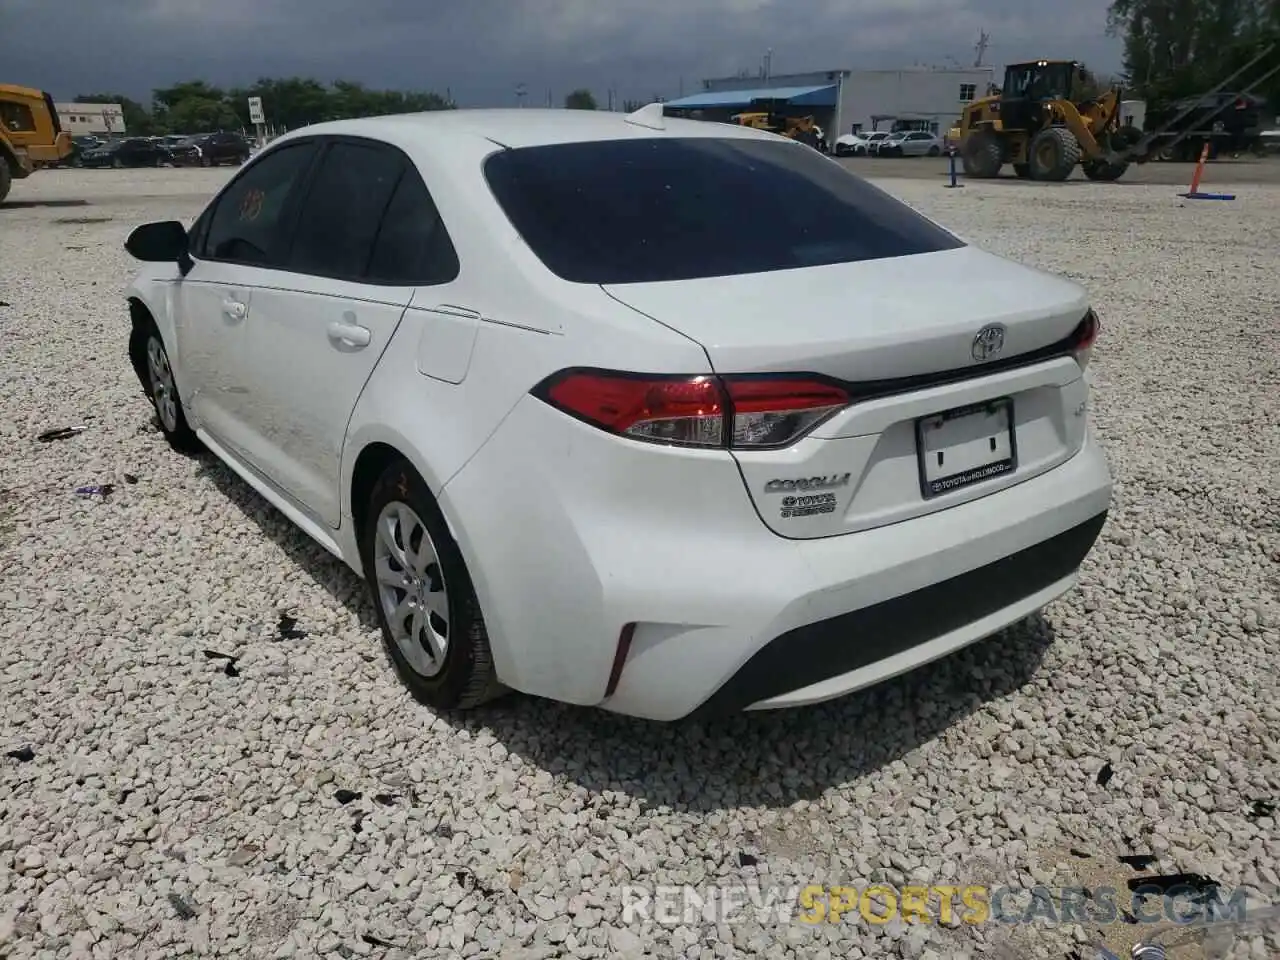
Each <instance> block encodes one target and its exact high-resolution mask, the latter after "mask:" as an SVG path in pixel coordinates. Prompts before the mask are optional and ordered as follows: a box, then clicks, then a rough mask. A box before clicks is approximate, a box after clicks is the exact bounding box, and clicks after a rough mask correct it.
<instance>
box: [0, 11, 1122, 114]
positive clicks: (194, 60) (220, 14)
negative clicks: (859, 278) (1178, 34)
mask: <svg viewBox="0 0 1280 960" xmlns="http://www.w3.org/2000/svg"><path fill="white" fill-rule="evenodd" d="M1107 3H1108V0H1073V2H1072V3H1069V4H1067V3H1062V2H1061V0H0V63H3V64H4V71H3V72H4V76H3V77H0V80H3V81H4V82H10V83H23V84H27V85H30V86H37V87H41V88H43V89H46V90H48V91H50V92H51V93H53V94H54V96H55V97H57V98H60V99H61V98H69V97H72V96H75V95H76V94H82V93H96V92H119V93H124V94H127V95H130V96H133V97H135V98H138V99H143V100H145V99H148V97H149V92H150V90H151V89H152V88H154V87H159V86H164V85H166V84H169V83H172V82H175V81H178V80H186V79H192V78H196V77H200V78H204V79H207V80H210V81H212V82H215V83H219V84H225V85H232V84H246V83H249V82H252V81H253V80H254V79H256V78H257V77H259V76H287V75H294V74H303V75H309V76H314V77H316V78H318V79H323V80H331V79H338V78H341V79H351V80H359V81H362V82H364V83H366V84H369V85H371V86H377V87H395V88H401V89H420V90H436V91H439V92H444V91H445V90H446V89H449V90H451V91H452V93H453V95H454V97H455V98H456V99H457V100H458V101H459V103H460V104H461V105H463V106H504V105H511V104H514V103H515V87H516V85H517V84H519V83H524V84H525V85H526V88H527V90H528V91H529V94H528V101H527V102H528V103H529V104H530V105H532V104H534V103H537V102H542V103H545V101H546V97H547V91H548V90H551V91H553V96H554V97H555V100H556V102H557V103H559V101H560V100H561V99H562V98H563V96H564V94H565V93H567V92H568V91H569V90H571V89H573V88H574V87H578V86H585V87H589V88H591V89H592V90H593V91H595V93H596V96H597V98H598V99H599V100H601V101H602V103H603V102H604V101H605V100H606V99H607V96H608V91H609V90H610V89H614V90H616V91H617V96H618V97H619V98H634V99H645V98H649V97H651V96H653V95H655V94H656V95H660V96H667V97H673V96H676V95H678V93H679V92H680V89H681V86H682V84H683V89H684V91H685V92H686V93H692V92H694V91H695V90H697V89H698V88H699V80H700V79H701V78H703V77H714V76H724V75H729V74H735V73H737V72H738V71H739V70H741V69H751V70H755V69H756V68H758V67H759V66H760V64H761V61H762V59H763V57H764V55H765V51H766V50H767V49H769V48H772V50H773V72H774V73H775V74H778V73H786V72H800V71H804V70H809V69H832V68H836V67H850V68H858V67H868V68H892V67H900V66H912V65H914V64H917V63H919V64H924V65H929V64H936V65H946V64H950V63H953V62H955V61H959V62H961V63H965V64H969V63H972V60H973V56H974V50H973V45H974V43H975V41H976V40H977V38H978V33H979V31H980V30H982V29H985V30H986V31H987V32H988V33H989V34H990V36H991V44H990V47H989V48H988V51H987V59H986V62H987V63H990V64H995V65H997V66H1002V65H1003V64H1004V63H1005V62H1006V61H1010V60H1025V59H1030V58H1033V57H1041V56H1043V57H1053V58H1063V59H1070V58H1075V59H1080V60H1084V61H1085V62H1087V63H1089V65H1090V66H1092V67H1094V68H1095V69H1096V70H1099V71H1104V72H1109V71H1112V70H1116V69H1118V68H1119V63H1120V51H1119V44H1118V42H1117V41H1116V40H1114V39H1111V38H1109V37H1107V36H1106V32H1105V30H1106V9H1107ZM1067 11H1070V15H1069V16H1065V15H1064V14H1066V13H1067Z"/></svg>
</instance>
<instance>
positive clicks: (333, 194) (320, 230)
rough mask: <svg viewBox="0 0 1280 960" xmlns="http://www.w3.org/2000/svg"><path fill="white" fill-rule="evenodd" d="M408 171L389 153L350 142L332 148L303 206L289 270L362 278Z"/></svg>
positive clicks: (392, 152) (394, 154)
mask: <svg viewBox="0 0 1280 960" xmlns="http://www.w3.org/2000/svg"><path fill="white" fill-rule="evenodd" d="M405 167H406V163H405V161H404V160H403V159H402V157H401V155H400V154H399V153H397V152H396V151H394V150H392V149H390V148H388V147H381V146H378V145H376V144H369V145H367V146H366V145H364V144H356V143H348V142H345V141H339V142H337V143H334V144H333V145H332V146H330V147H329V148H328V150H327V151H325V154H324V157H323V159H321V161H320V168H319V170H317V171H316V176H315V178H314V180H313V181H312V184H311V187H310V189H309V190H308V191H307V196H306V199H305V200H304V201H303V203H302V208H301V212H300V214H299V216H298V229H297V232H296V235H295V239H294V242H293V251H292V253H291V254H290V256H289V269H290V270H291V271H293V272H295V273H310V274H315V275H318V276H326V277H346V278H350V279H359V278H362V277H363V276H364V273H365V268H366V267H367V265H368V263H369V259H370V256H371V255H372V253H373V244H374V241H375V240H376V239H377V235H378V225H379V223H381V221H382V214H383V211H385V210H386V209H387V203H388V201H390V199H391V195H392V193H393V192H395V189H396V185H397V184H398V183H399V182H400V175H401V174H402V173H403V172H404V170H405Z"/></svg>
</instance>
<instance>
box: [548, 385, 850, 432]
mask: <svg viewBox="0 0 1280 960" xmlns="http://www.w3.org/2000/svg"><path fill="white" fill-rule="evenodd" d="M534 395H535V396H537V397H539V398H541V399H542V400H545V401H546V402H547V403H550V404H551V405H552V406H554V407H557V408H558V409H560V410H562V411H564V412H565V413H567V414H569V415H570V416H573V417H576V418H577V419H579V420H582V421H584V422H586V423H590V424H592V425H593V426H596V427H599V428H600V429H602V430H607V431H609V432H610V433H615V434H618V435H619V436H624V437H630V438H631V439H633V440H645V441H648V442H650V443H665V444H676V445H679V446H686V447H704V448H721V449H727V448H732V449H754V450H760V449H768V448H771V447H782V446H786V445H788V444H790V443H793V442H795V441H796V440H798V439H800V437H802V436H804V435H805V434H806V433H808V432H809V431H810V430H812V429H813V428H814V427H816V426H817V425H818V424H819V423H821V422H822V421H823V420H825V419H827V417H829V416H831V414H833V413H835V412H836V411H837V410H840V409H842V408H843V407H845V406H848V404H849V395H848V393H846V392H845V391H844V390H843V389H842V388H840V387H838V386H835V385H834V384H829V383H825V382H823V381H821V380H817V379H814V378H808V377H717V376H710V375H704V376H658V375H645V374H632V373H619V372H616V371H610V370H568V371H564V372H563V373H559V374H556V375H555V376H553V377H551V378H550V379H549V380H547V381H545V382H544V383H542V384H540V385H539V386H538V387H537V388H536V389H535V390H534Z"/></svg>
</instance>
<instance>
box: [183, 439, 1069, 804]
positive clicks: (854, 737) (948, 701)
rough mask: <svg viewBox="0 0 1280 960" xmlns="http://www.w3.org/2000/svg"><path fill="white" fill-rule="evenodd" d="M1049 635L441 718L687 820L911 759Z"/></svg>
mask: <svg viewBox="0 0 1280 960" xmlns="http://www.w3.org/2000/svg"><path fill="white" fill-rule="evenodd" d="M199 472H200V474H201V475H202V476H203V477H205V478H207V479H209V480H210V481H212V482H213V484H214V485H215V486H216V487H217V488H218V490H219V491H220V492H222V493H223V494H224V495H225V496H226V497H227V498H228V499H229V500H230V501H231V502H232V503H234V504H235V505H236V506H237V507H238V508H239V509H240V510H241V511H242V512H243V513H244V514H245V516H247V517H248V518H249V519H251V520H252V521H253V522H254V523H255V524H256V525H257V526H258V528H259V529H260V530H261V531H262V532H263V534H264V535H266V536H267V537H269V538H271V540H272V541H274V542H275V543H276V544H277V545H279V547H280V548H281V549H282V550H283V551H284V553H285V554H286V556H288V558H289V560H290V561H291V562H293V563H296V564H297V565H298V566H299V567H300V568H301V569H302V570H304V571H306V572H307V574H308V575H309V576H310V577H311V578H312V579H313V580H314V581H315V582H316V583H317V584H319V585H321V586H322V587H323V588H324V589H325V590H327V591H328V592H329V594H330V595H331V596H333V597H334V598H335V599H337V600H338V601H339V602H341V603H342V604H343V605H344V606H346V607H347V608H348V609H349V610H351V611H352V612H353V613H354V614H356V615H357V616H358V617H359V619H360V622H361V624H362V625H364V626H365V627H367V628H369V629H370V630H377V629H378V628H377V621H376V619H375V618H374V612H373V607H372V605H371V603H370V601H369V599H368V594H367V588H366V586H365V583H364V581H363V580H361V579H360V578H359V577H358V576H356V574H355V573H354V572H352V571H351V570H350V568H348V567H347V566H346V565H345V564H344V563H342V562H341V561H339V560H337V559H336V558H334V557H333V556H331V555H330V554H329V553H328V552H327V551H325V550H324V549H323V548H321V547H320V546H318V545H316V544H314V543H313V542H312V541H311V540H310V538H309V537H307V536H306V534H304V533H302V532H301V531H300V530H298V529H297V528H296V527H294V526H293V524H292V523H291V522H290V521H289V520H288V519H286V518H285V516H284V515H283V514H281V513H280V512H279V511H277V510H276V509H275V508H274V507H272V506H271V505H270V504H268V503H267V502H266V500H264V499H263V498H262V497H261V496H259V495H258V493H257V492H256V491H255V490H253V488H251V487H250V486H249V485H248V484H247V483H245V482H244V481H243V480H241V479H240V477H239V476H238V475H236V474H235V473H234V472H233V471H232V470H230V469H229V468H228V467H226V466H224V465H223V464H222V463H221V462H219V461H217V460H216V459H215V458H213V457H212V456H203V457H201V458H200V467H199ZM304 626H305V624H304ZM855 640H856V638H854V637H851V638H850V641H851V642H853V641H855ZM1053 640H1054V631H1053V626H1052V624H1051V623H1050V622H1049V621H1048V620H1047V619H1045V618H1044V616H1043V615H1041V614H1036V615H1034V616H1032V617H1030V618H1028V619H1027V620H1025V621H1023V622H1021V623H1019V624H1017V625H1015V626H1013V627H1011V628H1009V629H1007V630H1005V631H1003V632H1002V633H1000V634H997V635H996V636H994V637H991V638H989V639H987V640H985V641H982V642H981V643H977V644H974V645H973V646H971V647H968V648H966V649H964V650H961V651H959V652H957V653H955V654H952V655H951V656H949V657H945V658H943V659H941V660H938V661H935V662H933V663H930V664H927V665H925V666H923V667H921V668H919V669H917V670H914V671H912V672H910V673H907V674H904V675H903V676H900V677H896V678H893V679H891V680H888V681H886V682H884V683H881V684H879V685H877V686H875V687H873V688H871V689H869V690H864V691H860V692H857V693H853V694H850V695H848V696H845V697H842V698H840V699H837V700H832V701H828V702H827V703H823V704H817V705H815V706H811V707H801V708H796V709H790V710H778V711H760V712H748V713H742V714H736V715H732V716H727V717H720V718H712V719H699V720H681V721H676V722H674V723H665V724H664V723H656V722H652V721H646V720H639V719H635V718H631V717H623V716H618V715H616V714H612V713H609V712H608V711H605V710H601V709H598V708H595V707H577V706H570V705H567V704H560V703H555V702H552V701H549V700H544V699H541V698H537V697H530V696H525V695H521V694H513V695H510V696H507V697H504V698H502V699H500V700H497V701H494V702H492V703H490V704H486V705H485V706H483V707H480V708H478V709H476V710H474V711H471V712H467V713H455V714H448V715H445V716H444V719H445V720H447V721H448V722H449V723H450V724H451V725H452V726H453V727H454V728H455V729H458V730H466V731H468V732H470V733H471V734H472V735H476V734H480V733H486V732H487V733H489V734H490V735H492V736H493V737H495V738H496V739H497V740H498V742H500V743H501V744H502V745H503V746H504V747H506V749H507V750H508V751H510V752H511V753H512V754H514V755H516V756H518V757H520V758H521V759H522V760H524V761H525V762H527V763H530V764H532V765H534V766H536V767H538V768H539V769H541V770H544V771H546V772H547V773H550V774H551V775H552V776H554V777H556V778H557V779H560V780H562V781H564V782H568V783H572V784H576V785H578V786H581V787H583V788H585V789H587V790H589V791H591V792H592V793H594V794H603V793H607V792H614V793H617V794H620V795H623V796H628V797H636V798H639V799H642V800H643V801H644V802H645V804H647V805H648V806H650V807H666V808H670V809H673V810H679V811H684V812H690V813H699V814H700V813H709V812H713V811H716V810H724V809H731V808H737V807H744V806H748V807H750V806H755V807H762V808H768V809H783V808H786V807H789V806H791V805H792V804H794V803H796V802H797V801H799V800H815V799H817V798H818V797H820V796H821V794H822V792H823V791H824V790H826V789H828V788H830V787H833V786H840V785H843V784H848V783H849V782H851V781H855V780H857V779H859V778H860V777H862V776H864V775H865V774H867V773H870V772H872V771H875V770H877V769H880V768H882V767H885V766H887V765H889V764H891V763H893V762H895V761H897V760H903V759H906V760H907V762H908V763H909V764H912V765H914V763H913V761H912V760H911V759H910V755H911V754H912V751H914V750H916V749H917V748H919V747H921V746H923V745H924V744H926V743H929V742H930V741H932V740H935V739H937V738H938V737H939V736H942V735H943V734H944V733H945V732H946V731H947V729H948V728H950V727H952V726H954V725H955V724H956V723H958V722H960V721H962V720H963V719H965V718H966V717H968V716H970V715H971V714H973V713H975V712H977V711H979V710H980V709H982V707H983V706H984V705H985V704H987V703H990V702H992V701H995V700H999V699H1001V698H1003V697H1005V696H1008V695H1009V694H1011V693H1013V692H1014V691H1016V690H1018V689H1019V688H1021V687H1022V686H1024V685H1025V684H1027V683H1028V682H1029V681H1030V680H1031V679H1032V678H1033V677H1034V676H1035V674H1036V672H1037V670H1038V669H1039V667H1040V664H1041V663H1042V661H1043V659H1044V654H1045V652H1046V650H1047V649H1048V648H1049V646H1050V645H1051V644H1052V643H1053ZM387 670H388V671H390V670H391V665H390V661H389V660H388V663H387ZM299 682H305V679H304V678H300V680H299ZM421 709H422V710H424V711H426V710H427V709H428V708H427V707H422V708H421ZM708 761H711V762H710V763H709V762H708ZM921 776H923V768H922V772H921Z"/></svg>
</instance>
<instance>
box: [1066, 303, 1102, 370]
mask: <svg viewBox="0 0 1280 960" xmlns="http://www.w3.org/2000/svg"><path fill="white" fill-rule="evenodd" d="M1101 332H1102V321H1100V320H1099V319H1098V315H1097V314H1096V313H1094V312H1093V310H1092V309H1091V310H1090V311H1089V312H1088V313H1086V314H1085V315H1084V319H1083V320H1081V321H1080V323H1079V324H1078V325H1077V326H1076V328H1075V330H1074V331H1073V332H1072V334H1071V341H1072V347H1071V352H1072V354H1073V355H1074V356H1075V358H1076V363H1078V364H1080V369H1081V370H1083V369H1085V368H1086V367H1088V366H1089V358H1090V357H1092V356H1093V345H1094V343H1095V342H1096V341H1097V339H1098V334H1100V333H1101Z"/></svg>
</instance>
